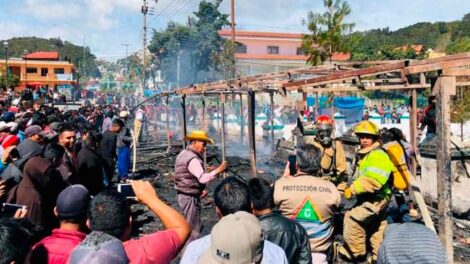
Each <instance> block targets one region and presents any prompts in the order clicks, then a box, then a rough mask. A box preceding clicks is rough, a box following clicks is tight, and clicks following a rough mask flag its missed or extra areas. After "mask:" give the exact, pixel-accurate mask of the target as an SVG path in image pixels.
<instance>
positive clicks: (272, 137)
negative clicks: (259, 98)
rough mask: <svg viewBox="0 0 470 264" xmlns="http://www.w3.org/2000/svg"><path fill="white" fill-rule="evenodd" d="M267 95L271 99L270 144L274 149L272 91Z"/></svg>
mask: <svg viewBox="0 0 470 264" xmlns="http://www.w3.org/2000/svg"><path fill="white" fill-rule="evenodd" d="M269 97H270V99H271V109H270V110H271V118H270V122H271V144H272V149H273V151H274V92H270V93H269Z"/></svg>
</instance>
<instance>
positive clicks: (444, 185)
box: [433, 76, 456, 264]
mask: <svg viewBox="0 0 470 264" xmlns="http://www.w3.org/2000/svg"><path fill="white" fill-rule="evenodd" d="M455 87H456V82H455V77H450V76H440V77H438V79H437V82H436V84H435V88H434V89H433V93H434V94H436V95H437V104H436V124H437V131H436V132H437V135H436V136H437V140H436V144H437V145H436V158H437V160H436V167H437V203H438V209H439V229H438V230H439V238H440V239H441V242H442V245H443V246H444V250H445V252H446V256H447V263H449V264H451V263H453V258H454V248H453V245H452V243H453V230H452V171H451V151H450V146H451V144H450V96H451V95H453V94H455Z"/></svg>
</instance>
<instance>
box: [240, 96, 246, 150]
mask: <svg viewBox="0 0 470 264" xmlns="http://www.w3.org/2000/svg"><path fill="white" fill-rule="evenodd" d="M244 134H245V120H244V119H243V94H240V143H241V144H242V145H243V135H244Z"/></svg>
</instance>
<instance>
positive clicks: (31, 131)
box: [24, 125, 47, 137]
mask: <svg viewBox="0 0 470 264" xmlns="http://www.w3.org/2000/svg"><path fill="white" fill-rule="evenodd" d="M36 134H39V135H41V136H43V137H44V136H46V134H47V133H45V132H44V131H42V128H41V127H40V126H38V125H32V126H29V127H28V128H26V130H25V131H24V135H25V136H26V137H30V136H33V135H36Z"/></svg>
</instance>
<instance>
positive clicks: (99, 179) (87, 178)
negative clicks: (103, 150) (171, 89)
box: [78, 146, 104, 195]
mask: <svg viewBox="0 0 470 264" xmlns="http://www.w3.org/2000/svg"><path fill="white" fill-rule="evenodd" d="M78 175H79V178H80V183H81V184H83V186H85V187H86V188H87V189H88V191H89V192H90V194H91V195H96V194H97V193H99V192H100V191H102V190H103V189H104V184H103V163H102V160H101V157H100V156H99V155H98V153H96V151H95V150H92V149H91V148H90V147H88V146H85V147H84V148H83V149H82V150H80V152H79V153H78Z"/></svg>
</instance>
